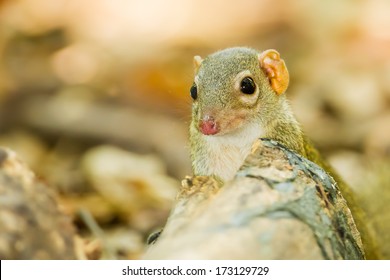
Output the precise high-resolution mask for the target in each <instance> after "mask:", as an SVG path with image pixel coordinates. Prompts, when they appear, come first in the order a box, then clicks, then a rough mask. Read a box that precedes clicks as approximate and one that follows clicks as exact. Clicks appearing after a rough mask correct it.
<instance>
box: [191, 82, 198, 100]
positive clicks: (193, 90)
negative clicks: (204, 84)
mask: <svg viewBox="0 0 390 280" xmlns="http://www.w3.org/2000/svg"><path fill="white" fill-rule="evenodd" d="M190 94H191V97H192V99H193V100H196V98H197V97H198V88H197V87H196V84H193V85H192V87H191V89H190Z"/></svg>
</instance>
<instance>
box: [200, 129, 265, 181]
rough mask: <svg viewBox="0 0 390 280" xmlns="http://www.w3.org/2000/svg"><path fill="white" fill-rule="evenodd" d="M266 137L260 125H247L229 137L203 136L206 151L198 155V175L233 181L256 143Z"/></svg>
mask: <svg viewBox="0 0 390 280" xmlns="http://www.w3.org/2000/svg"><path fill="white" fill-rule="evenodd" d="M263 135H264V132H263V129H262V128H261V126H260V125H259V124H247V125H246V126H245V127H244V128H242V129H241V130H239V131H237V132H235V133H231V134H228V135H216V136H206V135H201V139H202V142H203V145H204V151H202V153H201V154H199V155H197V157H199V158H197V159H195V160H196V161H197V164H196V166H195V170H194V171H195V172H196V175H216V176H218V177H220V178H221V179H222V180H224V181H228V180H231V179H232V178H233V177H234V175H235V174H236V172H237V171H238V169H239V168H240V167H241V165H242V164H243V163H244V160H245V158H246V157H247V156H248V154H249V153H250V150H251V147H252V144H253V143H254V141H255V140H256V139H258V138H260V137H262V136H263Z"/></svg>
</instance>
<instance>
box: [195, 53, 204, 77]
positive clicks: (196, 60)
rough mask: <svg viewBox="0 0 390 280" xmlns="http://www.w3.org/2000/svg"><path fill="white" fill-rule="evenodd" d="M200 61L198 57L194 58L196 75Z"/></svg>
mask: <svg viewBox="0 0 390 280" xmlns="http://www.w3.org/2000/svg"><path fill="white" fill-rule="evenodd" d="M202 61H203V59H202V58H201V57H200V56H199V55H196V56H194V71H195V74H196V73H198V70H199V67H200V65H201V64H202Z"/></svg>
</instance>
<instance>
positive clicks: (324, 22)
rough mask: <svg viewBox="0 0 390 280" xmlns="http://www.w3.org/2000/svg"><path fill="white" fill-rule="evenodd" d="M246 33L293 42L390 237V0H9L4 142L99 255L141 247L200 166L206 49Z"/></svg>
mask: <svg viewBox="0 0 390 280" xmlns="http://www.w3.org/2000/svg"><path fill="white" fill-rule="evenodd" d="M231 46H250V47H253V48H256V49H258V50H265V49H268V48H274V49H277V50H278V51H279V52H280V53H281V55H282V57H283V58H284V59H285V61H286V63H287V67H288V69H289V71H290V75H291V80H290V88H289V89H288V91H287V94H288V96H289V98H290V100H291V103H292V107H293V109H294V111H295V113H296V116H297V118H298V119H299V121H300V122H301V123H302V125H303V127H304V130H305V132H306V134H307V135H308V136H309V137H310V138H312V139H313V141H314V142H315V143H316V144H317V146H318V147H319V148H320V149H321V151H322V152H323V153H324V154H325V155H326V156H327V157H328V159H329V160H330V162H331V163H332V164H333V165H334V166H335V167H336V169H337V170H338V171H339V172H340V173H341V175H343V177H344V178H345V179H346V180H347V181H348V182H349V183H350V184H351V185H352V187H353V188H354V189H355V190H356V192H357V193H358V195H359V199H361V203H362V205H363V207H364V208H365V209H366V211H367V212H368V216H369V220H370V222H371V223H372V225H373V227H374V228H376V229H377V230H378V232H380V234H379V235H380V238H382V239H381V243H383V244H385V245H384V247H386V246H387V250H389V246H390V245H386V244H390V232H389V230H388V229H389V228H390V218H386V217H383V216H384V215H382V214H383V213H384V212H390V211H389V210H390V209H389V208H390V207H389V202H390V189H389V188H390V175H389V171H388V170H389V168H390V160H389V155H390V51H389V50H390V2H389V1H387V0H370V1H368V0H366V1H364V0H360V1H336V0H331V1H314V0H313V1H312V0H301V1H277V0H272V1H271V0H263V1H255V0H241V1H226V0H216V1H207V0H186V1H179V0H165V1H158V0H147V1H136V0H126V1H125V0H56V1H52V0H12V1H11V0H9V1H7V0H2V1H1V0H0V145H1V146H6V147H9V148H12V149H13V150H15V151H16V152H17V153H18V155H19V157H20V158H21V159H23V160H24V161H25V162H27V163H28V165H29V166H30V167H31V168H32V169H33V170H34V172H35V173H36V174H37V176H38V177H39V178H40V179H41V180H43V181H45V182H47V184H48V186H50V187H51V188H53V189H55V191H56V192H57V193H58V198H59V200H60V203H61V207H62V209H63V210H64V211H65V212H66V213H68V214H69V215H71V216H72V218H73V220H74V223H75V225H76V227H77V231H78V233H79V234H80V236H82V238H84V239H85V240H87V241H88V242H91V244H95V243H96V242H95V241H96V240H98V241H99V242H98V244H99V245H96V246H98V247H99V246H100V247H101V250H102V255H99V256H97V258H115V259H136V258H139V257H140V255H141V254H142V251H143V250H144V244H145V239H146V237H147V236H148V235H149V234H150V233H151V231H153V230H154V229H156V228H159V227H161V226H163V225H164V223H165V221H166V217H167V215H168V214H169V210H170V208H171V206H172V202H173V199H174V197H175V194H176V192H177V190H178V188H179V186H180V180H181V179H182V178H183V177H184V176H185V175H190V174H191V169H190V161H189V150H188V141H187V137H188V135H187V127H188V125H189V120H190V109H191V100H190V97H189V88H190V86H191V84H192V79H193V69H192V58H193V56H194V55H201V56H206V55H207V54H209V53H211V52H214V51H216V50H219V49H223V48H226V47H231ZM379 216H380V217H381V219H379V218H378V217H379ZM384 219H385V220H384ZM384 226H387V228H384ZM94 242H95V243H94ZM96 244H97V243H96ZM91 246H92V247H93V245H91ZM385 249H386V248H385ZM91 250H92V251H94V249H93V248H92V249H91Z"/></svg>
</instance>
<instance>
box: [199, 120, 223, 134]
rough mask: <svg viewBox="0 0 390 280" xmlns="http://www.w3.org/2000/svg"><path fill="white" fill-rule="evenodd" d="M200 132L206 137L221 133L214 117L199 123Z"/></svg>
mask: <svg viewBox="0 0 390 280" xmlns="http://www.w3.org/2000/svg"><path fill="white" fill-rule="evenodd" d="M199 130H200V132H202V133H203V134H204V135H214V134H217V133H218V132H219V127H218V125H217V123H216V122H215V120H214V118H213V117H209V116H206V117H204V118H203V120H201V121H200V122H199Z"/></svg>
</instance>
